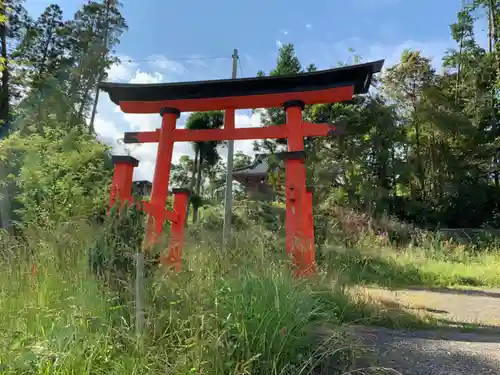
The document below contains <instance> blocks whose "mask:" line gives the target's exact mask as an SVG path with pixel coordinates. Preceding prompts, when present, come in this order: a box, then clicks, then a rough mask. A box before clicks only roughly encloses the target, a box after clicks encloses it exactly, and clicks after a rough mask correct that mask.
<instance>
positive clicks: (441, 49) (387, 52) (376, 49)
mask: <svg viewBox="0 0 500 375" xmlns="http://www.w3.org/2000/svg"><path fill="white" fill-rule="evenodd" d="M455 45H456V43H455V42H454V41H453V40H451V39H443V40H435V41H417V40H407V41H405V42H403V43H400V44H398V45H374V46H371V47H369V49H368V51H367V56H366V58H365V60H372V59H385V64H384V65H385V67H386V68H388V67H390V66H392V65H394V64H396V63H397V62H398V61H399V60H400V59H401V55H402V53H403V51H404V50H406V49H410V50H414V51H420V52H421V53H422V55H424V56H425V57H428V58H430V59H431V60H432V64H433V65H434V67H435V68H439V67H440V66H441V60H442V58H443V56H444V54H445V52H446V51H447V50H448V49H450V48H454V47H455ZM363 57H364V56H363Z"/></svg>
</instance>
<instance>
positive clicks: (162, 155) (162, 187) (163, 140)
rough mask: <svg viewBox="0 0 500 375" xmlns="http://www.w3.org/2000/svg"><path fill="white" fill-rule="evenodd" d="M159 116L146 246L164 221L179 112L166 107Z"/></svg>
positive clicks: (158, 233)
mask: <svg viewBox="0 0 500 375" xmlns="http://www.w3.org/2000/svg"><path fill="white" fill-rule="evenodd" d="M160 116H161V117H162V123H161V129H160V140H159V142H158V152H157V154H156V166H155V172H154V176H153V187H152V190H151V209H150V217H149V222H148V231H147V239H146V244H147V246H149V245H152V244H153V243H155V242H156V241H157V239H158V236H159V235H160V234H161V232H162V230H163V223H164V221H165V219H164V214H163V213H164V212H165V209H166V207H165V205H166V203H167V196H168V183H169V179H170V167H171V163H172V152H173V148H174V141H173V137H172V133H173V131H174V129H175V124H176V122H177V119H178V118H179V116H180V112H179V110H178V109H176V108H169V107H167V108H163V109H162V110H161V111H160ZM153 220H154V221H153Z"/></svg>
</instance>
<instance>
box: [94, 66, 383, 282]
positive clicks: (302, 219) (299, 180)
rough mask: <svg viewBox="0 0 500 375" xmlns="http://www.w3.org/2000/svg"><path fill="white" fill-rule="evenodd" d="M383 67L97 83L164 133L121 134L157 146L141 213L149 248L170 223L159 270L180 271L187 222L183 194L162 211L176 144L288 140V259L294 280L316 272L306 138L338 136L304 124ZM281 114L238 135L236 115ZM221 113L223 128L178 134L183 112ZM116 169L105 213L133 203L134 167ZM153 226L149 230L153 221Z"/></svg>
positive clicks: (361, 89)
mask: <svg viewBox="0 0 500 375" xmlns="http://www.w3.org/2000/svg"><path fill="white" fill-rule="evenodd" d="M383 62H384V61H383V60H379V61H374V62H370V63H366V64H359V65H353V66H347V67H341V68H336V69H330V70H323V71H316V72H311V73H304V74H297V75H289V76H279V77H256V78H239V79H225V80H216V81H202V82H181V83H168V84H124V83H101V85H100V87H101V88H102V89H103V90H104V91H106V92H108V94H109V96H110V98H111V100H112V101H113V102H114V103H115V104H117V105H119V106H120V108H121V109H122V111H123V112H125V113H159V114H160V116H161V117H162V124H161V128H160V129H157V130H155V131H146V132H129V133H125V137H124V142H125V143H151V142H157V143H158V153H157V159H156V167H155V171H154V177H153V188H152V192H151V199H150V202H144V210H145V211H146V212H147V214H148V216H149V218H150V220H149V224H148V231H147V237H146V244H147V245H150V244H153V243H154V242H155V241H157V238H158V235H160V234H161V232H162V229H163V224H164V222H165V220H169V221H171V222H172V233H171V238H170V243H169V252H168V255H167V256H166V257H162V259H161V262H162V264H165V263H167V264H171V265H173V266H174V268H175V269H176V270H180V265H181V251H182V246H183V242H184V221H185V217H186V205H187V203H188V199H189V191H188V190H187V189H173V190H172V193H173V195H174V208H173V210H172V211H170V210H167V209H166V208H165V205H166V201H167V196H168V187H169V186H168V184H169V179H170V167H171V162H172V151H173V146H174V143H175V142H203V141H223V140H250V139H264V138H274V139H278V138H282V139H287V143H288V151H287V152H282V153H279V154H278V157H280V158H281V159H282V160H284V161H285V171H286V252H287V254H289V255H291V256H292V258H293V264H294V266H295V274H296V275H298V276H301V275H306V274H309V273H312V272H314V270H315V249H314V225H313V219H312V213H313V211H312V190H310V189H307V188H306V170H305V166H304V159H305V154H304V137H317V136H327V135H333V134H336V133H337V130H336V126H335V125H333V124H312V123H309V122H305V121H303V120H302V111H303V109H304V106H305V105H306V104H323V103H333V102H344V101H350V100H352V98H353V95H355V94H363V93H366V92H368V90H369V87H370V84H371V78H372V75H373V74H374V73H378V72H380V70H381V69H382V66H383ZM279 106H283V108H284V109H285V111H286V124H282V125H275V126H269V127H262V128H238V129H236V128H235V110H237V109H255V108H271V107H279ZM211 110H224V111H225V116H224V127H223V128H222V129H210V130H188V129H176V122H177V119H178V118H179V116H180V113H181V112H195V111H211ZM113 162H114V165H115V169H114V176H113V182H112V187H111V197H110V206H112V205H114V203H115V202H116V200H117V199H119V200H120V201H122V202H124V201H129V202H131V201H132V199H131V186H132V175H133V170H134V168H135V167H137V165H138V163H139V162H138V160H136V159H134V158H132V157H130V156H115V157H113ZM151 219H154V225H153V220H151Z"/></svg>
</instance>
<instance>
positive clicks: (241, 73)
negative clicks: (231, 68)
mask: <svg viewBox="0 0 500 375" xmlns="http://www.w3.org/2000/svg"><path fill="white" fill-rule="evenodd" d="M238 62H239V64H238V68H239V69H240V78H243V77H245V76H244V74H243V68H242V67H241V59H240V57H239V56H238Z"/></svg>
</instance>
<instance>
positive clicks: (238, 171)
mask: <svg viewBox="0 0 500 375" xmlns="http://www.w3.org/2000/svg"><path fill="white" fill-rule="evenodd" d="M266 157H267V155H262V154H257V155H255V160H254V162H253V163H252V164H250V165H248V166H245V167H241V168H235V169H233V176H251V175H254V176H255V175H267V172H268V170H269V164H268V163H267V160H266Z"/></svg>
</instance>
